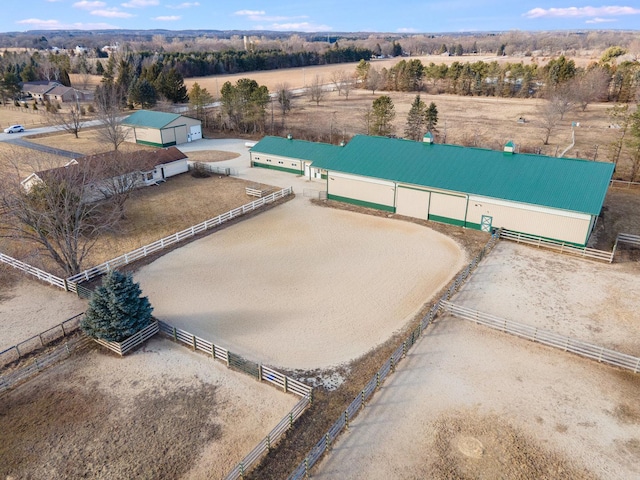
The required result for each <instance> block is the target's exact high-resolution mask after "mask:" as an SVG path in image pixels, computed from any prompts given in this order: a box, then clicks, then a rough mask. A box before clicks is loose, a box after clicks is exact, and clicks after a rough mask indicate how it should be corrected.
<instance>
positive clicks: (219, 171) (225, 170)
mask: <svg viewBox="0 0 640 480" xmlns="http://www.w3.org/2000/svg"><path fill="white" fill-rule="evenodd" d="M189 170H202V171H204V172H208V173H214V174H216V175H224V176H225V177H228V176H229V175H238V170H237V169H235V168H231V167H219V166H217V165H211V164H210V163H208V162H193V163H189Z"/></svg>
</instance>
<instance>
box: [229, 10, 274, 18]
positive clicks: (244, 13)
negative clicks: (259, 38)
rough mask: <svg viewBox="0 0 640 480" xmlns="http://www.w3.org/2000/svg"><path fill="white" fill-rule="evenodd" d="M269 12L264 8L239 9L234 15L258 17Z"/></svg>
mask: <svg viewBox="0 0 640 480" xmlns="http://www.w3.org/2000/svg"><path fill="white" fill-rule="evenodd" d="M266 14H267V12H265V11H264V10H238V11H237V12H234V15H240V16H247V17H257V16H261V15H266Z"/></svg>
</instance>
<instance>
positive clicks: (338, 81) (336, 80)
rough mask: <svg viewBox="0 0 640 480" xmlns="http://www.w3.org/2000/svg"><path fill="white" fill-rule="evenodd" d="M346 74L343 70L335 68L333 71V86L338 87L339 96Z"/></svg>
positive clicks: (331, 78)
mask: <svg viewBox="0 0 640 480" xmlns="http://www.w3.org/2000/svg"><path fill="white" fill-rule="evenodd" d="M345 76H346V74H345V72H344V71H342V70H334V71H333V72H331V77H330V80H331V83H333V86H334V87H336V90H337V91H338V96H340V95H342V85H343V83H344V79H345Z"/></svg>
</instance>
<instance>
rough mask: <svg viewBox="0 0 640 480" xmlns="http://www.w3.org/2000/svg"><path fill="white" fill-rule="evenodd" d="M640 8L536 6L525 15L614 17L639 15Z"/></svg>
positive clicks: (545, 16)
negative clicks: (545, 7)
mask: <svg viewBox="0 0 640 480" xmlns="http://www.w3.org/2000/svg"><path fill="white" fill-rule="evenodd" d="M638 14H640V9H638V8H633V7H620V6H604V7H567V8H547V9H544V8H534V9H531V10H529V11H528V12H527V13H525V14H523V16H525V17H527V18H567V17H570V18H581V17H594V18H602V17H612V16H621V15H638Z"/></svg>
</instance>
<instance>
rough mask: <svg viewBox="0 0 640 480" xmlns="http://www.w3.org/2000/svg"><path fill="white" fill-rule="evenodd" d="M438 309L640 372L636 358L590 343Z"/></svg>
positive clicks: (467, 311) (454, 308)
mask: <svg viewBox="0 0 640 480" xmlns="http://www.w3.org/2000/svg"><path fill="white" fill-rule="evenodd" d="M441 307H442V308H443V309H444V310H445V311H446V312H449V313H451V314H452V315H454V316H456V317H459V318H462V319H464V320H469V321H471V322H475V323H479V324H482V325H486V326H488V327H491V328H494V329H496V330H500V331H501V332H506V333H510V334H512V335H516V336H518V337H522V338H526V339H527V340H531V341H532V342H537V343H541V344H543V345H548V346H550V347H555V348H559V349H561V350H563V351H565V352H571V353H575V354H577V355H580V356H583V357H586V358H590V359H592V360H597V361H598V362H600V363H606V364H608V365H613V366H616V367H620V368H625V369H627V370H631V371H632V372H634V373H639V372H640V358H639V357H634V356H632V355H627V354H626V353H620V352H616V351H615V350H610V349H608V348H604V347H601V346H599V345H594V344H592V343H587V342H583V341H581V340H576V339H573V338H570V337H565V336H563V335H558V334H556V333H554V332H551V331H549V330H544V329H541V328H537V327H533V326H531V325H526V324H523V323H519V322H514V321H512V320H507V319H504V318H500V317H496V316H494V315H490V314H488V313H483V312H479V311H477V310H473V309H471V308H466V307H463V306H461V305H456V304H454V303H451V302H442V303H441Z"/></svg>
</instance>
